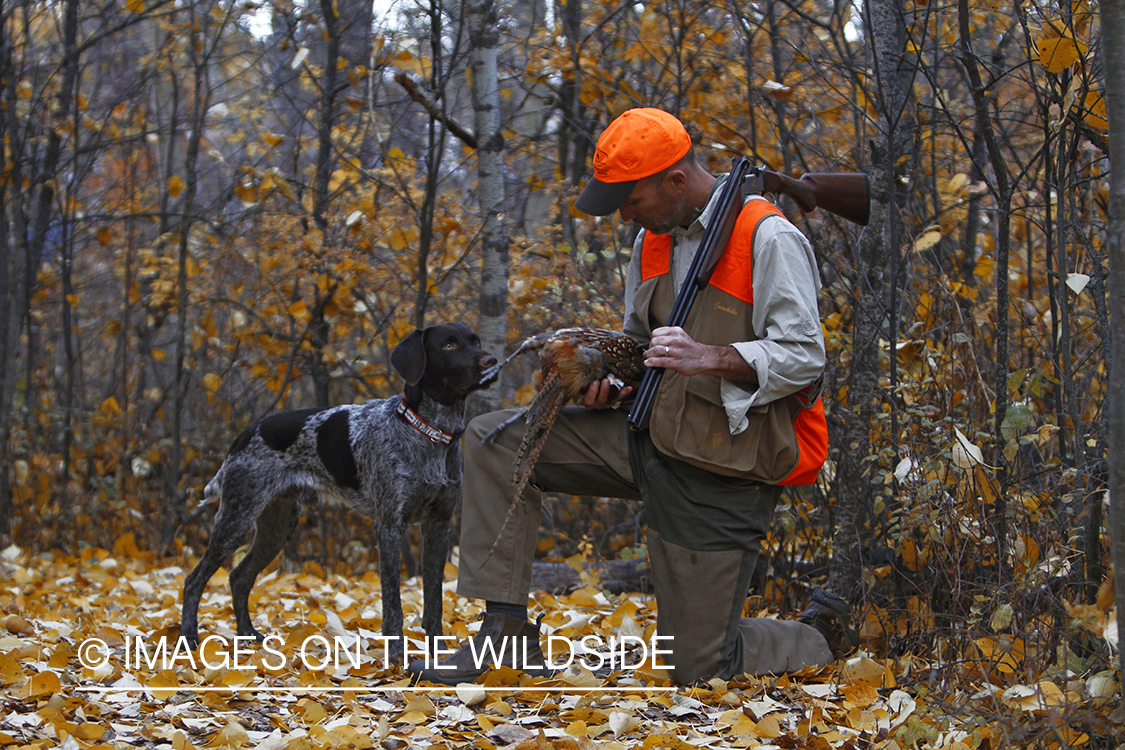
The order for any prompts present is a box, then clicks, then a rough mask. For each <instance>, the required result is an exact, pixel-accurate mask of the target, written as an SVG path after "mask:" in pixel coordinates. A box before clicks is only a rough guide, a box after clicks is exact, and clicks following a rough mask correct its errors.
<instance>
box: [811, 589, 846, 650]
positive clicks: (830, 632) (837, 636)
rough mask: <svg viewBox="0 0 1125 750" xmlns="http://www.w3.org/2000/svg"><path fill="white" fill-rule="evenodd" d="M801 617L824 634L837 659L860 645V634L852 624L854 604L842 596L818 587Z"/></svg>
mask: <svg viewBox="0 0 1125 750" xmlns="http://www.w3.org/2000/svg"><path fill="white" fill-rule="evenodd" d="M799 619H800V621H801V622H803V623H805V624H806V625H811V626H812V627H814V628H816V629H817V631H818V632H819V633H820V634H821V635H822V636H824V640H826V641H828V648H830V649H831V650H832V656H833V658H835V659H842V658H844V657H845V656H848V655H849V654H851V653H852V652H853V651H855V650H856V648H858V647H859V634H858V633H856V632H855V630H853V629H852V626H851V619H852V606H851V605H850V604H848V601H847V600H846V599H844V597H842V596H839V595H837V594H830V593H828V592H827V591H825V590H824V589H817V590H816V591H814V592H813V595H812V603H811V604H809V607H808V609H806V610H805V611H804V614H802V615H801V617H800V618H799Z"/></svg>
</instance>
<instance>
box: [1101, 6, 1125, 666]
mask: <svg viewBox="0 0 1125 750" xmlns="http://www.w3.org/2000/svg"><path fill="white" fill-rule="evenodd" d="M1100 9H1101V16H1102V38H1103V39H1117V40H1121V39H1125V0H1105V1H1104V2H1102V3H1101V6H1100ZM1103 51H1104V53H1105V71H1106V82H1105V99H1106V103H1107V109H1108V112H1109V140H1110V149H1109V151H1110V164H1111V167H1110V181H1109V231H1108V232H1107V233H1106V240H1105V245H1106V256H1107V257H1108V258H1109V288H1110V315H1111V316H1112V318H1113V320H1115V321H1117V325H1115V326H1113V342H1112V343H1113V346H1112V352H1113V366H1114V367H1115V368H1117V369H1120V367H1121V362H1125V325H1122V321H1125V48H1122V45H1120V44H1118V43H1113V42H1111V43H1109V44H1106V45H1104V47H1103ZM1108 382H1109V406H1108V408H1109V410H1110V416H1109V424H1110V434H1109V491H1110V541H1111V545H1112V546H1111V549H1112V552H1113V570H1114V580H1115V583H1116V585H1117V633H1118V638H1119V640H1118V648H1117V658H1118V670H1119V674H1125V648H1122V647H1121V646H1122V644H1121V641H1120V638H1121V637H1122V636H1125V377H1121V374H1120V373H1117V372H1111V373H1110V377H1109V379H1108Z"/></svg>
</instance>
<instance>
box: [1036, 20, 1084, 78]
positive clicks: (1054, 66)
mask: <svg viewBox="0 0 1125 750" xmlns="http://www.w3.org/2000/svg"><path fill="white" fill-rule="evenodd" d="M1048 28H1050V29H1051V30H1052V31H1053V27H1048ZM1037 46H1038V50H1039V64H1040V65H1042V66H1043V67H1044V68H1046V70H1047V72H1048V73H1061V72H1063V71H1064V70H1066V69H1067V68H1070V67H1072V66H1073V65H1074V64H1075V63H1077V62H1078V61H1079V60H1080V59H1081V58H1082V56H1083V55H1084V54H1085V53H1086V45H1085V44H1084V43H1082V42H1079V41H1077V40H1076V39H1074V38H1073V37H1070V36H1058V35H1057V34H1053V33H1045V34H1044V35H1043V36H1042V37H1040V39H1039V41H1038V44H1037Z"/></svg>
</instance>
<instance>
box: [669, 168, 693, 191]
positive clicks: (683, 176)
mask: <svg viewBox="0 0 1125 750" xmlns="http://www.w3.org/2000/svg"><path fill="white" fill-rule="evenodd" d="M664 189H665V190H666V191H668V192H670V193H672V194H674V195H683V194H684V193H686V192H687V189H688V176H687V172H685V171H684V170H683V169H679V168H677V169H669V170H668V171H667V172H666V173H665V174H664Z"/></svg>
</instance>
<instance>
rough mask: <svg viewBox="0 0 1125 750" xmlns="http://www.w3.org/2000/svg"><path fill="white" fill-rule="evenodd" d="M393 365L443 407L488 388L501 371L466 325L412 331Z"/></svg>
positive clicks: (394, 353) (393, 355)
mask: <svg viewBox="0 0 1125 750" xmlns="http://www.w3.org/2000/svg"><path fill="white" fill-rule="evenodd" d="M391 364H392V365H394V367H395V369H396V370H398V373H399V374H400V375H402V377H403V379H404V380H406V385H407V388H408V390H409V389H412V388H418V389H419V390H420V391H421V392H423V393H427V394H429V396H430V397H431V398H433V399H434V400H436V401H438V402H439V403H442V404H446V405H449V404H452V403H453V402H455V401H458V400H460V399H464V398H465V397H466V396H468V395H469V394H470V393H472V392H473V391H475V390H478V389H481V388H487V387H488V386H490V385H492V383H493V381H495V380H496V373H497V372H498V370H499V367H498V363H497V361H496V357H494V356H492V355H491V354H489V353H488V352H487V351H485V350H484V349H481V347H480V337H479V336H477V335H476V333H474V332H473V329H471V328H469V327H468V326H467V325H465V324H464V323H442V324H440V325H433V326H429V327H427V328H422V329H418V330H415V331H413V332H411V333H410V334H409V335H407V337H406V338H404V339H403V340H402V341H400V342H399V344H398V346H396V347H395V348H394V350H393V351H392V352H391Z"/></svg>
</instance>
